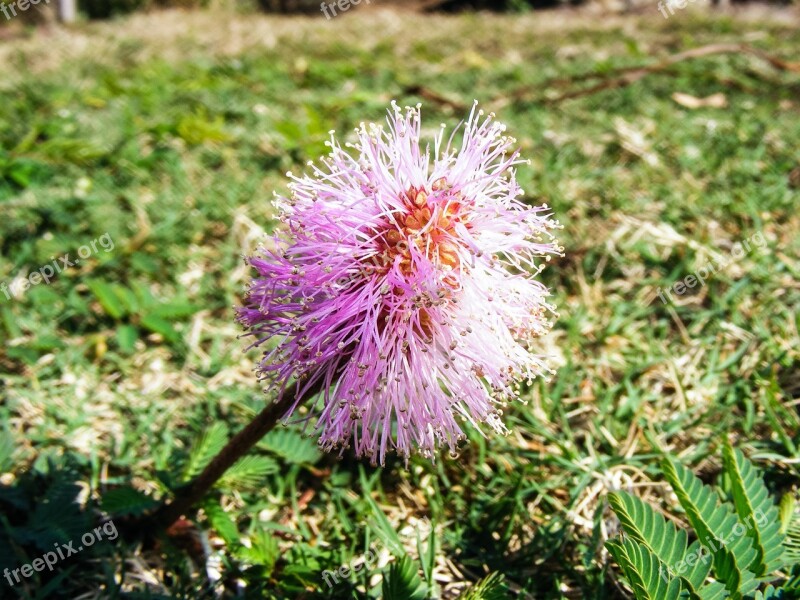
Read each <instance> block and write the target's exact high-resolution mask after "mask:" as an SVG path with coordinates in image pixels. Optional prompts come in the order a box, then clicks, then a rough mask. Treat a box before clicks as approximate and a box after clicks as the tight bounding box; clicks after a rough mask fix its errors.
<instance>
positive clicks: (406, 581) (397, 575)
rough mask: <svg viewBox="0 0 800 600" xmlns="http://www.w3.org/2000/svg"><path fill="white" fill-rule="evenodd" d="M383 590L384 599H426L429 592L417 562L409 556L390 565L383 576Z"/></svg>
mask: <svg viewBox="0 0 800 600" xmlns="http://www.w3.org/2000/svg"><path fill="white" fill-rule="evenodd" d="M382 592H383V598H384V600H425V598H426V596H427V593H428V592H427V588H426V587H425V584H424V583H422V579H420V577H419V573H418V572H417V566H416V564H415V563H414V561H413V560H411V558H409V557H408V556H403V557H402V558H399V559H398V560H396V561H395V562H394V563H392V564H391V565H390V566H389V572H388V573H386V574H384V576H383V585H382Z"/></svg>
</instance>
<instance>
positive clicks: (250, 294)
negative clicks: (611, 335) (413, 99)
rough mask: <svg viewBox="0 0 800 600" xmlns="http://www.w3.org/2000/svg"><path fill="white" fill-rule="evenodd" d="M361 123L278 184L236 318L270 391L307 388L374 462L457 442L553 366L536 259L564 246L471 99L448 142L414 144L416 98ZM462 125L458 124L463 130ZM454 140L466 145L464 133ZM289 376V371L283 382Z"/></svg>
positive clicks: (549, 311) (336, 437)
mask: <svg viewBox="0 0 800 600" xmlns="http://www.w3.org/2000/svg"><path fill="white" fill-rule="evenodd" d="M387 123H388V129H387V128H384V127H382V126H379V125H375V124H370V125H365V124H363V123H362V124H361V126H360V127H358V128H357V129H356V135H355V141H354V142H353V143H348V144H345V146H344V147H342V146H341V145H340V144H339V143H338V142H337V141H336V139H335V138H334V136H333V132H331V140H330V141H329V142H326V144H327V145H328V146H329V147H330V149H331V150H330V154H329V155H328V156H327V157H325V158H322V159H321V160H320V161H319V164H318V165H315V164H314V163H311V162H309V167H310V172H309V173H307V174H305V175H303V176H301V177H298V176H294V175H292V174H291V173H289V174H288V175H289V177H290V178H291V180H292V182H291V183H290V186H289V187H290V190H291V196H290V197H288V198H286V197H277V200H276V207H277V208H278V210H279V212H280V218H281V221H283V222H284V223H285V225H286V229H287V235H286V236H284V237H281V236H276V237H275V238H274V239H273V240H272V242H271V243H270V244H269V245H268V246H267V247H264V248H262V249H261V250H260V252H259V254H258V255H257V256H254V257H251V258H250V259H249V263H250V265H252V267H253V268H254V269H255V272H256V276H255V278H254V279H253V280H252V282H251V283H250V285H249V289H248V291H247V294H246V299H245V302H244V305H243V307H241V308H240V309H239V312H238V320H239V321H240V322H241V323H242V324H243V325H244V326H245V327H246V328H248V329H249V333H250V334H251V335H253V336H255V342H254V344H253V346H261V345H262V344H263V345H265V347H266V348H267V349H266V350H265V352H264V356H263V359H262V360H261V362H260V364H259V366H258V368H257V371H258V372H259V375H260V377H261V379H262V380H264V381H266V382H267V383H268V391H273V392H275V391H280V392H283V391H284V389H285V388H286V386H287V385H295V386H296V387H297V390H296V394H295V402H294V405H293V406H291V407H289V409H290V410H289V412H287V416H288V415H291V413H292V412H293V411H295V409H296V408H297V404H298V402H299V398H302V397H303V396H304V395H306V394H309V393H310V392H311V391H314V392H317V391H318V393H316V395H315V398H316V399H315V401H314V402H313V404H312V406H311V408H310V411H309V414H308V416H307V417H306V419H315V420H316V432H317V433H318V435H319V444H320V446H321V447H322V448H323V449H325V450H328V451H330V450H334V449H339V450H340V453H341V452H343V451H344V449H345V448H348V447H350V446H351V444H352V447H353V448H354V449H355V452H356V454H357V455H358V456H367V457H369V458H370V459H371V461H372V462H373V464H374V463H377V462H380V463H381V464H384V460H385V456H386V453H387V451H388V450H394V451H396V452H397V453H398V454H399V455H401V456H403V457H404V458H405V459H406V461H407V460H408V457H409V455H410V454H411V453H412V451H414V450H415V449H417V450H419V451H420V452H421V453H422V454H423V455H425V456H428V457H433V456H434V454H435V451H436V450H437V448H438V447H440V446H447V447H448V448H449V449H450V452H451V454H454V453H455V451H456V449H457V446H458V443H459V442H460V441H461V440H463V439H464V438H465V437H466V436H465V435H464V430H463V429H462V425H463V424H464V422H465V421H466V422H470V423H471V424H472V425H474V426H477V427H478V429H479V430H480V429H481V426H484V427H485V426H488V427H489V428H491V429H493V430H494V431H496V432H498V433H506V429H505V427H504V425H503V423H502V421H501V419H500V416H501V411H500V408H501V407H503V406H505V405H506V404H507V403H508V402H509V401H510V400H512V399H514V398H516V397H518V396H519V393H520V388H519V385H520V382H521V381H523V380H528V382H529V383H530V380H532V379H533V378H535V377H537V376H541V375H543V374H544V373H545V372H548V368H547V365H546V364H545V360H544V357H542V356H538V355H536V354H534V353H532V351H531V343H532V341H533V340H534V338H536V337H537V336H540V335H542V334H543V333H545V332H547V331H548V330H549V329H550V327H551V322H550V318H552V317H553V316H554V315H555V311H554V310H553V307H552V306H551V305H550V304H548V302H547V296H548V290H547V288H546V287H545V286H544V285H542V283H540V282H539V281H537V280H536V275H538V273H539V272H540V271H541V269H542V268H543V266H544V264H545V262H546V261H547V260H548V259H549V258H550V256H551V255H553V254H560V253H561V250H562V249H561V248H560V247H559V246H558V245H557V243H556V241H555V240H554V239H553V236H552V234H551V230H552V229H554V228H556V227H557V226H558V224H557V222H556V221H553V220H552V219H551V218H550V215H549V209H548V208H547V206H546V205H544V206H537V207H532V206H529V205H527V204H525V203H523V202H521V201H520V200H519V199H518V198H519V196H520V195H521V194H522V189H520V186H519V185H518V184H517V181H516V179H515V167H516V165H518V164H520V163H522V162H525V161H522V160H520V159H519V157H518V152H517V151H515V150H512V145H513V144H514V143H515V140H514V139H513V138H510V137H508V136H506V135H505V134H504V131H505V127H504V126H503V125H501V124H499V123H497V122H496V121H494V119H493V115H489V116H484V113H483V111H481V110H478V109H477V106H473V108H472V111H471V113H470V115H469V118H468V119H467V121H466V123H465V124H464V128H463V133H462V135H461V136H460V137H461V141H460V144H458V142H457V141H454V140H455V139H456V134H455V132H454V133H453V135H451V136H450V138H449V141H448V142H447V144H446V145H445V144H444V125H442V129H441V130H440V131H439V133H438V135H437V136H434V139H433V149H432V152H431V148H430V145H426V146H424V147H423V146H421V145H420V134H421V131H420V130H421V121H420V108H419V105H418V106H417V107H416V108H406V109H405V110H401V109H400V108H399V107H398V106H397V105H396V104H395V103H393V104H392V109H391V110H390V111H389V117H388V119H387ZM458 129H460V127H459V128H457V131H458ZM459 146H460V147H459ZM290 382H291V383H290Z"/></svg>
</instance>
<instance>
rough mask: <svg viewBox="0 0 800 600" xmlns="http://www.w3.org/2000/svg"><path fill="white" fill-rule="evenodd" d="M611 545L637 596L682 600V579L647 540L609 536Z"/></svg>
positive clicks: (643, 599) (650, 599) (640, 598)
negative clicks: (651, 547)
mask: <svg viewBox="0 0 800 600" xmlns="http://www.w3.org/2000/svg"><path fill="white" fill-rule="evenodd" d="M606 548H607V549H608V551H609V553H610V554H611V556H613V557H614V560H616V561H617V564H618V565H619V566H620V569H621V570H622V574H623V575H624V576H625V579H626V580H627V582H628V585H630V587H631V589H632V590H633V595H634V597H635V598H636V600H679V599H680V598H681V583H680V581H679V580H678V579H676V578H674V577H673V576H672V575H670V573H669V572H668V571H667V569H665V568H664V565H663V564H662V563H661V561H659V560H658V557H657V556H656V555H655V554H654V553H653V552H651V551H650V549H649V548H648V547H647V546H645V545H644V544H640V543H639V542H637V541H636V540H634V539H631V538H628V539H625V540H622V541H618V540H608V541H607V542H606Z"/></svg>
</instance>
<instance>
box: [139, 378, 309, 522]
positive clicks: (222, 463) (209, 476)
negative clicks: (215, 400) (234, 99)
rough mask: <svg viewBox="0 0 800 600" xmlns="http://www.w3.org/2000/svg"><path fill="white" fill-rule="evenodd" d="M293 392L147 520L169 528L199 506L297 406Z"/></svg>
mask: <svg viewBox="0 0 800 600" xmlns="http://www.w3.org/2000/svg"><path fill="white" fill-rule="evenodd" d="M318 391H319V386H318V385H317V386H311V388H309V389H308V390H307V391H306V392H305V394H303V397H302V398H301V399H300V401H301V402H302V401H305V400H307V399H308V398H310V397H311V396H313V395H314V394H316V393H317V392H318ZM292 396H293V393H292V392H290V391H288V389H287V391H284V393H283V394H281V395H280V397H279V398H277V399H276V400H275V401H274V402H271V403H270V404H268V405H267V406H266V408H264V410H262V411H261V412H260V413H259V414H258V415H257V416H256V417H255V419H253V420H252V421H251V422H250V423H249V424H248V425H247V426H246V427H245V428H244V429H242V430H241V431H240V432H239V433H237V434H236V435H235V436H234V437H232V438H231V440H230V441H229V442H228V443H227V444H226V445H225V447H224V448H223V449H222V450H220V451H219V453H218V454H217V455H216V456H215V457H214V459H213V460H212V461H211V462H210V463H208V465H207V466H206V468H205V469H203V472H202V473H200V475H198V476H197V478H196V479H194V480H193V481H191V482H190V483H188V484H186V485H185V486H183V487H180V488H178V489H177V490H176V492H175V497H174V498H173V500H172V502H168V503H167V504H164V505H162V506H161V507H159V508H158V509H157V510H156V511H155V512H153V513H152V514H151V515H150V516H149V517H148V518H147V521H149V522H150V524H151V525H153V526H154V527H155V528H157V529H160V530H163V529H167V528H168V527H169V526H170V525H172V524H173V523H174V522H175V521H176V520H178V519H179V518H180V517H181V516H182V515H184V514H186V513H187V512H189V510H191V508H192V507H193V506H194V505H195V504H197V503H198V502H199V501H200V500H202V499H203V497H204V496H205V495H206V494H207V493H208V491H209V490H210V489H211V488H212V487H213V486H214V484H215V483H217V481H218V480H219V478H220V477H222V476H223V475H224V474H225V471H227V470H228V469H229V468H230V467H232V466H233V465H234V463H236V461H238V460H239V459H240V458H242V456H244V455H245V454H246V453H247V452H248V451H249V450H250V449H251V448H252V447H253V446H255V445H256V444H257V443H258V441H259V440H260V439H261V438H263V437H264V436H265V435H266V434H267V433H269V432H270V431H272V429H273V428H274V427H275V425H277V424H278V421H280V420H281V419H282V418H283V417H284V416H286V414H287V413H288V412H289V409H290V408H291V407H292V405H293V404H294V398H293V397H292Z"/></svg>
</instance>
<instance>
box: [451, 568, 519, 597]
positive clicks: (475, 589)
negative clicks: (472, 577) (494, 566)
mask: <svg viewBox="0 0 800 600" xmlns="http://www.w3.org/2000/svg"><path fill="white" fill-rule="evenodd" d="M508 597H509V595H508V588H507V587H506V584H505V576H504V575H503V574H502V573H499V572H497V571H495V572H494V573H490V574H489V575H487V576H486V577H484V578H483V579H481V580H480V581H479V582H477V583H476V584H474V585H472V586H470V587H469V588H467V589H466V590H464V591H463V592H462V593H461V594H459V596H458V600H507V599H508Z"/></svg>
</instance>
